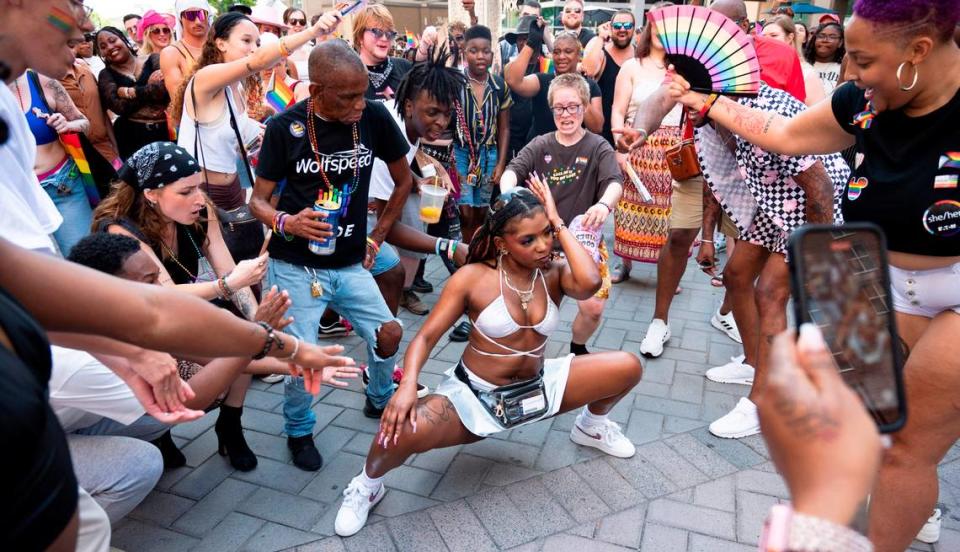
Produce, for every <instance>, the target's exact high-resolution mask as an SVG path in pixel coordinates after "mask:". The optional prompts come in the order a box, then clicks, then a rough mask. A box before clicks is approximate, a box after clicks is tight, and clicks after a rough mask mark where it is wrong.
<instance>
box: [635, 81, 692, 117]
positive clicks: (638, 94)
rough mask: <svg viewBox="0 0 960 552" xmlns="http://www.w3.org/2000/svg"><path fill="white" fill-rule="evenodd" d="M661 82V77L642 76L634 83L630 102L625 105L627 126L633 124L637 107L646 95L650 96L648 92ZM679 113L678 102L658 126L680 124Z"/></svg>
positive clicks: (656, 87) (658, 86) (651, 92)
mask: <svg viewBox="0 0 960 552" xmlns="http://www.w3.org/2000/svg"><path fill="white" fill-rule="evenodd" d="M662 83H663V77H658V78H644V79H642V80H641V81H640V82H638V83H636V84H635V85H634V87H633V94H631V95H630V104H629V105H628V106H627V116H626V121H625V124H626V125H627V126H633V119H634V117H635V116H636V114H637V108H638V107H639V106H640V104H641V103H643V102H644V101H645V100H646V99H647V97H649V96H650V94H653V93H654V92H655V91H657V90H658V89H659V88H660V85H661V84H662ZM681 113H682V108H681V106H680V104H677V105H676V106H675V107H674V108H673V109H671V110H670V113H667V116H666V117H664V118H663V122H662V123H660V126H672V127H676V126H680V114H681Z"/></svg>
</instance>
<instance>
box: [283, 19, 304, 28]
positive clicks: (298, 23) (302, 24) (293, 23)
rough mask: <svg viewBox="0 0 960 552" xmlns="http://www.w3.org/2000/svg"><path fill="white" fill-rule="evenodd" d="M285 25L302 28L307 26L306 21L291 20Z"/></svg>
mask: <svg viewBox="0 0 960 552" xmlns="http://www.w3.org/2000/svg"><path fill="white" fill-rule="evenodd" d="M287 23H288V24H290V25H299V26H301V27H303V26H304V25H306V24H307V20H306V19H291V20H290V21H287Z"/></svg>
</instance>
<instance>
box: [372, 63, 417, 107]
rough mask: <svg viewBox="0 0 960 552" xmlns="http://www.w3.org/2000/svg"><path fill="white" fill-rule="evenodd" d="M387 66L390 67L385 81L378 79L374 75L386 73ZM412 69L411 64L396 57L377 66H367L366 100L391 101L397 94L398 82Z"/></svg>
mask: <svg viewBox="0 0 960 552" xmlns="http://www.w3.org/2000/svg"><path fill="white" fill-rule="evenodd" d="M388 65H389V66H390V67H389V69H390V73H388V74H387V77H386V79H382V80H381V79H379V78H378V77H377V76H376V74H381V75H382V74H384V73H386V71H387V66H388ZM412 68H413V64H412V63H410V62H409V61H407V60H405V59H403V58H396V57H392V58H387V61H384V62H383V63H380V64H377V65H368V66H367V71H369V72H370V86H368V87H367V94H366V97H367V99H368V100H377V101H380V102H384V101H387V100H391V99H393V97H394V96H395V95H396V93H397V87H399V86H400V81H402V80H403V77H405V76H407V73H409V72H410V69H412ZM374 82H376V83H377V86H374Z"/></svg>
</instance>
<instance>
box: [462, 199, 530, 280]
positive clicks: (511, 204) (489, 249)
mask: <svg viewBox="0 0 960 552" xmlns="http://www.w3.org/2000/svg"><path fill="white" fill-rule="evenodd" d="M504 202H505V203H504ZM539 212H543V204H542V203H540V200H539V199H537V196H535V195H533V192H531V191H530V190H528V189H526V188H520V187H517V188H514V189H512V190H510V191H508V192H505V193H503V194H500V198H498V199H497V201H496V202H495V203H494V206H493V207H492V208H490V209H489V210H488V211H487V217H486V219H485V220H484V221H483V224H482V225H481V226H480V228H477V231H476V233H474V235H473V239H471V240H470V255H469V256H468V257H467V263H482V262H485V261H489V260H491V259H494V258H496V257H497V246H496V244H494V242H493V238H495V237H497V236H501V237H502V236H503V234H504V232H506V230H507V225H508V224H510V223H511V222H512V221H513V220H514V219H516V218H518V217H519V218H527V217H532V216H533V215H535V214H537V213H539Z"/></svg>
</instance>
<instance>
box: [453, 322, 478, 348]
mask: <svg viewBox="0 0 960 552" xmlns="http://www.w3.org/2000/svg"><path fill="white" fill-rule="evenodd" d="M472 329H473V324H472V323H471V322H470V321H469V320H464V321H463V322H461V323H459V324H457V327H456V328H454V329H453V331H452V332H450V341H453V342H456V343H462V342H464V341H466V340H468V339H470V330H472Z"/></svg>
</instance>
